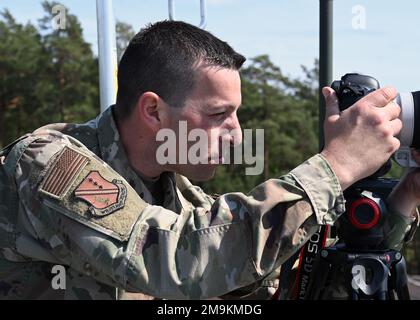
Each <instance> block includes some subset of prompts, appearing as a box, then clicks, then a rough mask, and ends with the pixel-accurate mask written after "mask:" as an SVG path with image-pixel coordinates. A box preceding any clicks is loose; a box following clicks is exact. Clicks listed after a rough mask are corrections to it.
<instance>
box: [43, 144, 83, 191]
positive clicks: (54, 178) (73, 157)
mask: <svg viewBox="0 0 420 320" xmlns="http://www.w3.org/2000/svg"><path fill="white" fill-rule="evenodd" d="M88 162H89V159H88V157H87V156H85V155H84V154H82V153H80V152H78V151H76V150H74V149H73V148H70V147H68V146H65V147H64V148H63V150H62V151H61V152H60V154H59V155H58V156H57V158H56V159H55V160H54V162H53V164H52V165H51V166H50V168H49V170H48V171H49V172H48V173H47V176H46V177H45V179H44V181H43V182H42V184H41V186H40V188H39V191H40V192H42V193H45V194H47V195H48V196H50V197H53V198H56V199H62V198H63V197H64V195H65V194H66V193H67V191H68V189H69V188H70V187H71V185H72V183H73V182H74V180H75V179H76V178H77V176H78V174H79V173H80V172H81V171H82V169H83V168H84V167H85V166H86V164H87V163H88Z"/></svg>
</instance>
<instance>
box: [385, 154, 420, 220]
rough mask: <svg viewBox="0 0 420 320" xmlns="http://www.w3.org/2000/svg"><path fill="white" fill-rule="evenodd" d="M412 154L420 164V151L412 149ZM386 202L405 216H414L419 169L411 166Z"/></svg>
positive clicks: (419, 203)
mask: <svg viewBox="0 0 420 320" xmlns="http://www.w3.org/2000/svg"><path fill="white" fill-rule="evenodd" d="M412 156H413V158H414V160H415V161H416V162H417V164H420V152H419V151H416V150H414V149H413V150H412ZM388 203H389V204H390V205H391V206H392V207H393V208H395V209H396V210H397V211H398V212H400V213H401V214H402V215H404V216H406V217H414V215H415V210H416V207H418V206H420V169H419V168H411V169H410V170H408V171H407V172H406V173H405V174H404V176H403V177H402V178H401V180H400V182H399V183H398V184H397V185H396V186H395V188H394V190H392V192H391V194H390V195H389V197H388Z"/></svg>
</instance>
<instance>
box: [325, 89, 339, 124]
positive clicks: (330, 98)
mask: <svg viewBox="0 0 420 320" xmlns="http://www.w3.org/2000/svg"><path fill="white" fill-rule="evenodd" d="M322 94H323V95H324V98H325V119H328V118H329V117H331V116H338V115H339V114H340V108H339V107H338V98H337V95H336V94H335V91H334V90H333V89H331V88H330V87H324V88H322Z"/></svg>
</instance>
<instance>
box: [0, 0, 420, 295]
mask: <svg viewBox="0 0 420 320" xmlns="http://www.w3.org/2000/svg"><path fill="white" fill-rule="evenodd" d="M56 4H62V5H64V6H65V8H66V24H65V28H64V29H58V30H56V29H55V28H54V27H53V23H52V21H53V20H54V16H55V14H54V13H53V10H52V8H53V7H54V6H55V5H56ZM113 5H114V13H115V16H116V19H117V26H116V33H117V50H118V57H119V58H120V57H121V55H122V53H123V52H124V49H125V48H126V46H127V44H128V42H129V40H130V39H131V38H132V37H133V36H134V34H135V33H136V32H138V31H139V30H140V29H141V28H142V27H144V26H146V25H147V24H148V23H151V22H155V21H159V20H163V19H167V18H168V4H167V1H166V0H141V1H140V0H118V1H114V4H113ZM175 5H176V18H177V19H178V20H184V21H186V22H190V23H192V24H196V25H198V23H199V20H200V15H199V1H198V0H178V1H175ZM318 10H319V1H318V0H294V1H290V0H263V1H250V0H208V1H207V30H208V31H210V32H212V33H213V34H215V35H216V36H218V37H220V38H221V39H223V40H224V41H227V42H229V43H230V44H231V45H232V46H233V47H234V48H235V49H236V50H237V51H238V52H240V53H242V54H243V55H245V56H246V57H247V62H246V64H245V66H244V68H243V69H242V72H241V76H242V89H243V91H242V94H243V104H242V107H241V109H240V111H239V118H240V121H241V123H242V127H243V128H249V129H257V128H259V129H264V130H265V142H264V144H265V151H264V172H263V174H262V175H258V176H247V175H245V174H244V172H245V167H246V165H225V166H223V167H221V168H220V169H219V170H218V171H217V175H216V177H215V179H213V180H212V181H211V182H208V183H205V184H201V186H202V187H203V188H204V189H205V191H207V192H208V193H224V192H226V191H232V190H235V191H243V192H247V191H249V190H250V189H252V187H254V186H255V185H256V184H258V183H260V182H262V181H263V180H266V179H267V178H270V177H275V176H279V175H281V174H283V173H286V172H288V171H290V170H291V169H293V168H294V167H295V166H297V165H298V164H300V163H302V162H303V161H304V160H305V159H307V158H309V157H310V156H311V155H313V154H314V153H316V152H317V151H318V51H319V43H318V41H319V40H318V39H319V37H318V34H319V18H318V15H319V13H318ZM418 12H420V2H419V1H416V0H402V1H400V2H398V3H397V2H395V1H390V0H386V1H385V0H382V1H381V0H361V1H353V0H346V1H342V0H336V1H334V61H333V67H334V79H339V78H340V77H341V76H342V75H343V74H345V73H347V72H361V73H365V74H369V75H372V76H374V77H376V78H377V79H378V80H379V82H380V83H381V85H382V86H383V85H392V86H394V87H396V88H397V89H398V90H399V91H400V92H407V91H416V90H419V89H420V85H419V81H418V78H417V74H416V70H417V71H418V70H420V59H419V58H418V52H419V51H420V21H419V20H418ZM97 47H98V40H97V22H96V1H95V0H62V1H59V2H53V1H37V0H2V1H1V3H0V147H1V146H3V147H4V146H6V145H7V144H8V143H10V142H12V141H13V140H14V139H16V138H17V137H19V136H21V135H23V134H25V133H27V132H31V131H33V130H34V129H36V128H38V127H40V126H42V125H45V124H47V123H53V122H76V123H80V122H85V121H87V120H89V119H91V118H94V117H95V116H96V115H97V114H98V113H99V112H100V104H99V73H98V57H97V53H98V48H97ZM402 172H403V170H402V169H401V168H399V167H398V166H397V165H395V164H394V165H393V169H392V170H391V172H390V173H389V176H391V177H399V176H400V175H401V174H402ZM405 256H406V259H407V261H408V270H409V273H411V274H420V264H419V262H420V236H419V235H417V237H416V239H415V240H414V241H413V242H412V243H411V244H410V245H409V246H407V247H406V249H405ZM413 279H414V278H413ZM413 281H415V280H413ZM418 282H419V281H417V283H418ZM419 296H420V295H419Z"/></svg>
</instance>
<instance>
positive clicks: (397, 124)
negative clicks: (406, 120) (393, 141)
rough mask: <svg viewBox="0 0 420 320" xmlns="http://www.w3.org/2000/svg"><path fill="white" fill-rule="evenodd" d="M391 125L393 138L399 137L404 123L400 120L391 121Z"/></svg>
mask: <svg viewBox="0 0 420 320" xmlns="http://www.w3.org/2000/svg"><path fill="white" fill-rule="evenodd" d="M389 124H390V126H391V128H392V132H393V136H394V137H395V136H397V135H398V134H399V133H400V131H401V129H402V126H403V125H402V121H401V120H400V119H394V120H392V121H390V122H389Z"/></svg>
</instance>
